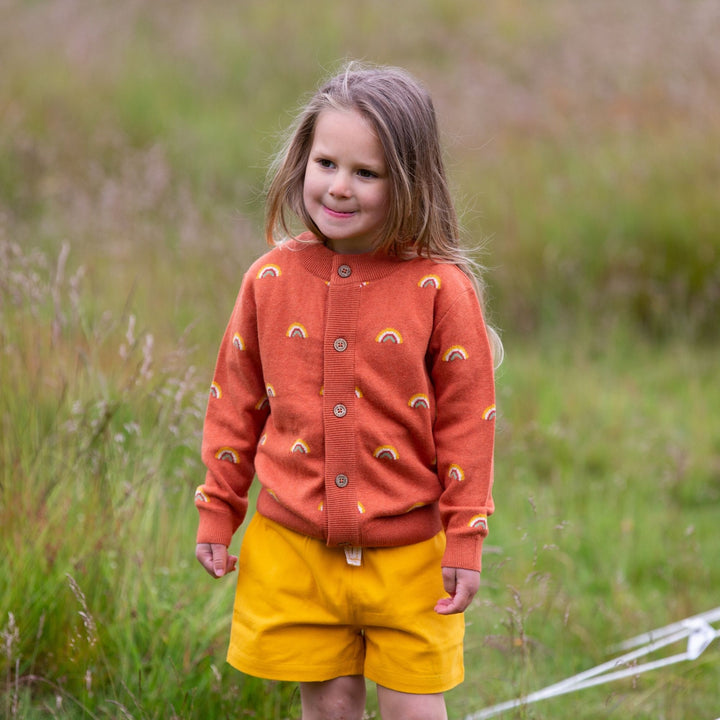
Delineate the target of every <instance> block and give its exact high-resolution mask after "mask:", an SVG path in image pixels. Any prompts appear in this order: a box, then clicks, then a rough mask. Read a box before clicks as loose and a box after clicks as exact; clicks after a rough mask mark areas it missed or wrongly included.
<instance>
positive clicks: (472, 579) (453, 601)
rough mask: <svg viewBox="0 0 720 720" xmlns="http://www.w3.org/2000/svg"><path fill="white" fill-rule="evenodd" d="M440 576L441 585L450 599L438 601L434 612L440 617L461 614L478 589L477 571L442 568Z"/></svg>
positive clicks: (478, 576) (478, 574) (478, 578)
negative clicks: (441, 578) (441, 579)
mask: <svg viewBox="0 0 720 720" xmlns="http://www.w3.org/2000/svg"><path fill="white" fill-rule="evenodd" d="M442 576H443V585H444V586H445V590H446V592H448V593H449V594H450V597H449V598H441V599H440V600H438V601H437V604H436V605H435V612H436V613H438V614H440V615H452V614H454V613H461V612H463V611H464V610H466V609H467V607H468V606H469V605H470V603H471V602H472V599H473V598H474V597H475V593H476V592H477V591H478V588H479V587H480V573H479V572H477V570H465V569H464V568H448V567H444V568H443V569H442Z"/></svg>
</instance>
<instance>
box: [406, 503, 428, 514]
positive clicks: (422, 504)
mask: <svg viewBox="0 0 720 720" xmlns="http://www.w3.org/2000/svg"><path fill="white" fill-rule="evenodd" d="M425 505H427V503H424V502H416V503H413V504H412V505H411V506H410V507H409V508H408V509H407V510H406V511H405V513H409V512H412V511H413V510H417V509H418V508H420V507H425Z"/></svg>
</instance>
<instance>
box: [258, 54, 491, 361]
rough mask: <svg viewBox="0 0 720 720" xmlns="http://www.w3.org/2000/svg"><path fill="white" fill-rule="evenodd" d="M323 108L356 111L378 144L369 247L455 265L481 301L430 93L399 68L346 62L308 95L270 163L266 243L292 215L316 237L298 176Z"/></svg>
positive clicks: (285, 232) (282, 233)
mask: <svg viewBox="0 0 720 720" xmlns="http://www.w3.org/2000/svg"><path fill="white" fill-rule="evenodd" d="M328 109H333V110H355V111H357V112H359V113H360V114H361V115H362V116H363V117H364V118H365V119H366V120H368V121H369V122H370V124H371V126H372V127H373V129H374V130H375V132H376V134H377V137H378V139H379V141H380V144H381V146H382V148H383V152H384V154H385V161H386V163H387V168H388V177H389V179H390V211H389V212H388V217H387V220H386V222H385V226H384V228H383V232H382V233H381V236H380V237H381V241H380V242H379V243H378V246H377V248H376V250H380V251H384V252H386V253H388V254H391V255H397V256H399V257H404V258H411V257H416V256H422V257H428V258H433V259H434V260H438V261H440V262H448V263H452V264H454V265H457V266H458V267H459V268H460V269H461V270H462V271H463V272H465V274H466V275H467V276H468V277H469V278H470V279H471V280H472V282H473V284H474V286H475V289H476V291H477V294H478V298H479V299H480V303H481V305H483V304H484V294H485V293H484V290H485V288H484V284H483V282H482V273H481V268H480V267H479V266H478V265H477V263H475V262H474V261H473V259H472V258H471V257H470V255H469V253H468V252H467V250H465V248H464V247H463V246H462V245H461V244H460V241H459V237H460V227H459V223H458V218H457V213H456V211H455V205H454V203H453V200H452V197H451V194H450V190H449V187H448V182H447V177H446V174H445V164H444V162H443V156H442V150H441V147H440V135H439V131H438V124H437V118H436V115H435V107H434V105H433V102H432V98H431V97H430V94H429V93H428V92H427V90H426V89H425V88H424V87H423V86H422V85H421V84H420V83H419V82H418V81H417V80H416V79H415V78H413V77H412V76H411V75H410V74H409V73H407V72H406V71H405V70H402V69H401V68H396V67H388V66H369V65H361V64H359V63H357V62H350V63H348V64H347V65H346V66H345V67H344V69H343V70H342V71H341V72H340V73H338V74H337V75H335V76H334V77H332V78H331V79H330V80H328V81H327V82H326V83H325V84H323V85H322V86H321V87H320V88H319V89H318V90H317V91H316V92H315V93H314V94H313V95H312V97H311V98H310V100H309V101H308V103H307V104H306V105H305V107H304V108H303V110H302V111H301V112H300V113H299V115H298V116H297V118H296V120H295V122H294V123H293V125H292V126H291V128H290V134H289V135H288V138H287V140H286V142H285V143H284V145H283V147H282V148H281V150H280V152H279V153H278V155H277V156H276V158H275V161H274V162H273V164H272V165H271V168H270V174H269V178H270V180H269V184H268V188H267V197H266V212H265V237H266V239H267V241H268V243H269V244H271V245H273V244H276V243H279V242H282V240H283V239H284V238H287V237H288V236H290V235H292V231H291V230H290V217H291V216H294V217H296V218H298V219H300V221H301V222H302V223H303V225H304V226H305V227H306V228H308V229H309V230H311V231H312V232H313V233H314V234H315V235H317V236H318V237H319V238H323V236H322V233H321V232H320V230H319V229H318V228H317V226H316V225H315V223H314V222H313V220H312V218H311V217H310V214H309V213H308V212H307V209H306V208H305V204H304V203H303V183H304V179H305V168H306V165H307V161H308V156H309V154H310V147H311V146H312V142H313V133H314V131H315V125H316V123H317V118H318V116H319V115H320V113H321V112H322V111H323V110H328ZM490 334H491V339H492V343H493V346H494V347H493V349H494V355H495V358H496V362H497V364H499V360H500V359H501V358H502V344H501V343H500V340H499V337H498V336H497V333H496V332H495V331H494V330H492V329H490Z"/></svg>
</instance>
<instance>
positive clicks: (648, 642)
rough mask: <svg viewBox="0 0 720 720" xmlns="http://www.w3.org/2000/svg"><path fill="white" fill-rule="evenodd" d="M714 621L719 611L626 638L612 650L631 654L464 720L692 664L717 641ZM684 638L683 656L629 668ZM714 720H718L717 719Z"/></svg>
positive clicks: (670, 657) (719, 616)
mask: <svg viewBox="0 0 720 720" xmlns="http://www.w3.org/2000/svg"><path fill="white" fill-rule="evenodd" d="M718 620H720V607H718V608H715V609H714V610H710V611H708V612H706V613H700V614H699V615H693V616H692V617H689V618H686V619H685V620H681V621H680V622H677V623H673V624H672V625H667V626H665V627H663V628H658V629H657V630H652V631H651V632H649V633H645V634H644V635H638V636H637V637H634V638H630V639H629V640H626V641H625V642H623V643H622V644H621V645H619V646H617V648H616V649H618V650H629V649H630V648H636V649H635V650H632V651H631V652H627V653H625V654H624V655H620V656H618V657H616V658H614V659H613V660H610V661H609V662H606V663H602V664H601V665H598V666H597V667H594V668H592V669H590V670H586V671H585V672H582V673H580V674H578V675H573V676H572V677H569V678H567V680H562V681H560V682H558V683H555V684H553V685H549V686H548V687H546V688H543V689H542V690H538V691H537V692H534V693H531V694H530V695H526V696H525V697H522V698H518V699H517V700H510V701H508V702H504V703H500V704H499V705H493V706H492V707H489V708H486V709H485V710H480V711H479V712H476V713H473V714H471V715H468V716H466V718H465V720H484V719H485V718H490V717H494V716H495V715H500V714H501V713H503V712H505V711H506V710H512V709H513V708H516V707H522V706H523V705H530V704H531V703H535V702H539V701H540V700H547V699H548V698H552V697H557V696H558V695H565V694H567V693H571V692H576V691H577V690H584V689H585V688H589V687H593V686H595V685H602V684H604V683H608V682H612V681H613V680H620V679H622V678H625V677H635V676H636V675H640V674H641V673H644V672H648V671H649V670H657V669H658V668H661V667H666V666H667V665H673V664H674V663H678V662H682V661H683V660H696V659H697V658H698V657H700V655H701V654H702V653H703V652H705V650H706V649H707V647H708V646H709V645H710V643H712V641H713V640H714V639H715V638H717V637H720V631H719V630H716V629H715V628H714V627H712V625H710V623H711V622H716V621H718ZM685 638H687V648H686V650H685V652H682V653H678V654H676V655H671V656H669V657H665V658H661V659H659V660H653V661H650V662H646V663H643V664H641V665H634V664H633V665H631V663H634V662H635V661H636V660H637V659H638V658H641V657H644V656H645V655H649V654H650V653H652V652H655V651H656V650H659V649H660V648H662V647H665V646H666V645H672V644H673V643H676V642H679V641H680V640H684V639H685ZM718 720H720V718H718Z"/></svg>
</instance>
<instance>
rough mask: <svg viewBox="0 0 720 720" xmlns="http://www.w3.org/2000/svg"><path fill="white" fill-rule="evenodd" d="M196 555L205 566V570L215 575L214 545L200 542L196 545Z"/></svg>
mask: <svg viewBox="0 0 720 720" xmlns="http://www.w3.org/2000/svg"><path fill="white" fill-rule="evenodd" d="M195 557H196V558H197V559H198V562H199V563H200V564H201V565H202V566H203V567H204V568H205V571H206V572H207V573H209V574H210V575H212V576H213V577H215V570H214V568H213V555H212V547H211V546H210V545H209V544H208V543H198V545H197V546H196V547H195Z"/></svg>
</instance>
